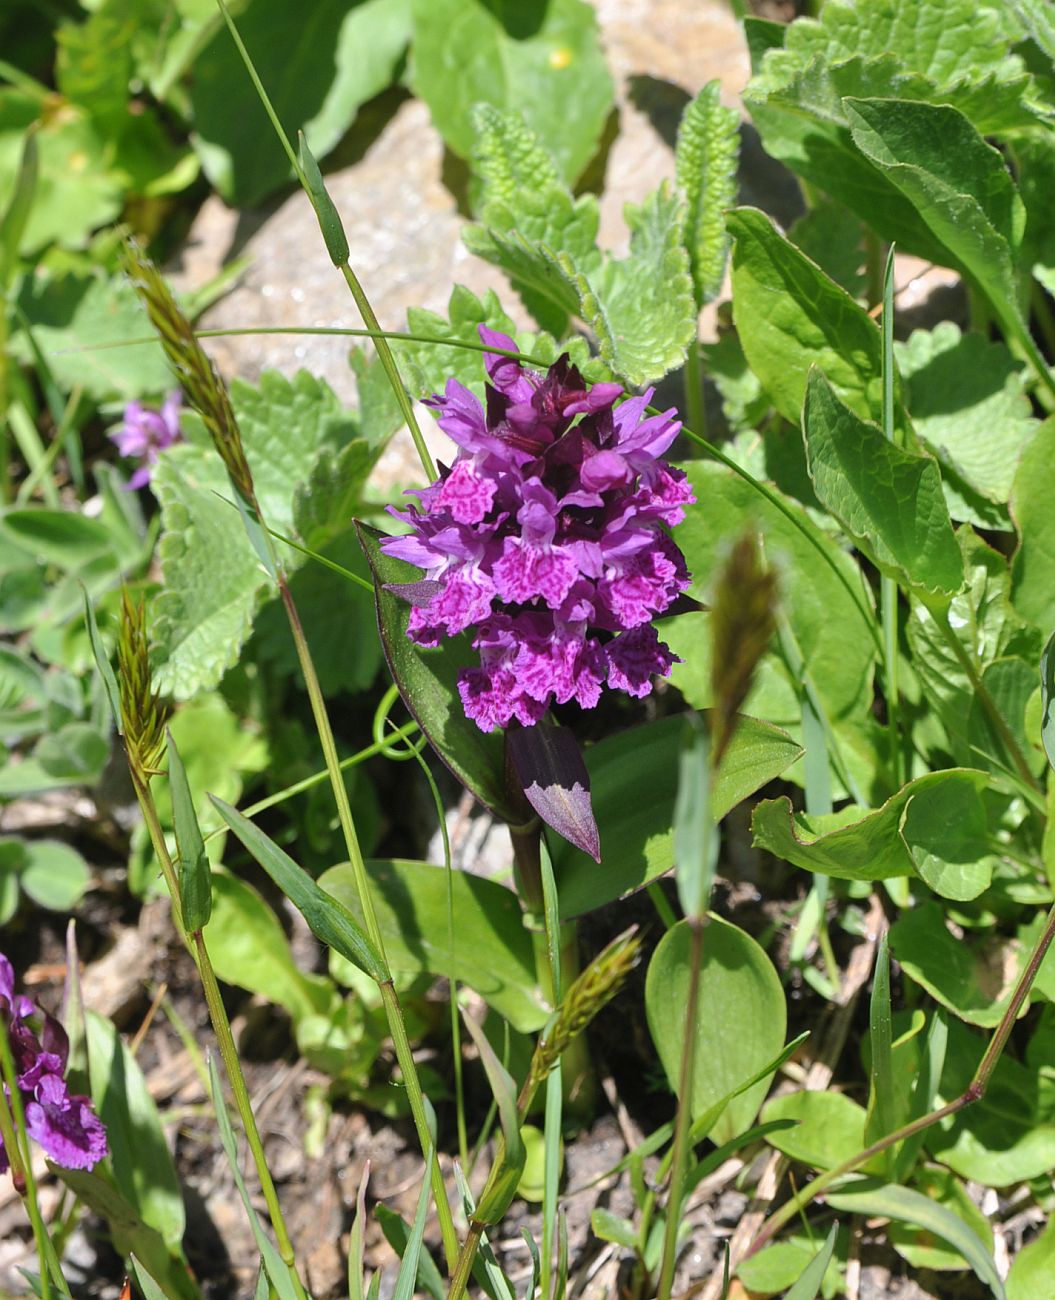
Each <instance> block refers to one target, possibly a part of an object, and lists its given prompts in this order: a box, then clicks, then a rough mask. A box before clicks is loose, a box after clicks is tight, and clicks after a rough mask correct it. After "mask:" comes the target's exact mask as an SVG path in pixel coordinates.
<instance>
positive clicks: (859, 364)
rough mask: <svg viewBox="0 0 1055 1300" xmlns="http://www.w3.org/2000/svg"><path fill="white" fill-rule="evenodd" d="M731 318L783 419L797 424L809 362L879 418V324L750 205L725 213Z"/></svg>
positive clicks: (865, 414)
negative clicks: (729, 251) (730, 248)
mask: <svg viewBox="0 0 1055 1300" xmlns="http://www.w3.org/2000/svg"><path fill="white" fill-rule="evenodd" d="M728 223H729V230H730V232H731V234H732V236H733V239H734V241H735V242H734V244H733V317H734V319H735V321H736V327H737V330H738V332H739V336H740V343H741V346H742V347H743V349H744V355H745V356H746V357H747V360H748V362H749V364H750V366H751V369H752V370H753V371H754V372H755V374H756V375H757V376H758V377H759V379H760V380H761V381H762V385H763V387H764V388H765V389H766V391H767V392H768V393H769V394H770V396H771V397H772V399H773V401H774V403H775V404H776V406H777V409H778V410H779V411H780V413H781V415H783V416H784V417H785V419H787V420H790V421H791V422H792V423H798V420H799V417H800V415H801V414H802V402H803V397H804V396H805V393H806V376H807V375H808V373H809V370H810V367H811V366H814V365H816V366H819V367H820V369H821V370H823V371H824V373H825V375H826V376H827V378H828V380H829V382H830V383H831V385H832V387H833V388H834V389H835V391H836V392H837V393H838V395H839V397H840V398H841V399H842V400H843V401H844V402H845V403H846V404H847V405H848V406H849V407H850V408H851V409H852V410H853V411H854V412H856V414H857V415H859V416H861V417H862V418H864V419H874V420H878V419H880V418H881V415H882V378H881V364H880V352H881V348H880V337H879V328H878V326H877V325H876V323H875V321H873V320H871V319H870V317H869V316H868V313H867V312H866V311H865V310H864V308H863V307H861V306H859V305H858V304H857V303H856V302H855V301H854V300H853V299H852V298H851V297H850V295H849V294H848V293H847V292H846V290H845V289H841V288H840V287H839V285H837V284H836V283H835V282H834V281H833V280H830V279H829V278H828V277H827V276H826V275H825V274H824V272H823V271H822V270H821V269H820V267H819V266H817V265H816V264H815V263H813V262H811V261H810V260H809V258H808V257H806V256H805V254H804V253H802V252H800V251H799V249H797V248H796V247H795V245H794V244H792V243H790V242H789V241H788V240H786V239H785V238H784V237H783V235H781V234H780V233H779V232H778V231H777V230H776V228H775V227H774V225H773V223H772V222H771V221H770V219H769V218H768V217H767V216H765V214H764V213H762V212H759V211H758V210H757V209H755V208H737V209H736V210H735V211H734V212H731V213H730V214H729V217H728Z"/></svg>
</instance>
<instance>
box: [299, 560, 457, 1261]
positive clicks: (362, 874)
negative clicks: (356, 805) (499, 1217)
mask: <svg viewBox="0 0 1055 1300" xmlns="http://www.w3.org/2000/svg"><path fill="white" fill-rule="evenodd" d="M276 570H277V574H278V587H279V594H280V596H281V598H282V603H283V605H284V607H285V610H286V617H287V619H288V620H289V626H290V631H291V633H292V634H293V643H294V645H295V647H296V651H297V659H298V661H299V663H300V669H301V672H302V673H303V675H304V684H305V686H306V687H307V691H308V699H309V700H310V702H311V711H312V714H313V716H314V719H315V727H316V730H317V731H318V734H319V743H320V744H321V746H322V752H323V757H324V759H325V761H326V770H327V772H328V773H329V775H330V784H331V786H332V788H333V797H334V800H335V801H336V804H337V817H338V820H339V821H340V823H341V830H342V831H343V833H344V843H345V848H346V849H347V851H348V860H349V862H350V863H351V867H352V875H353V876H354V878H355V885H356V892H357V894H358V896H359V902H360V905H361V907H362V909H363V921H364V924H365V926H366V932H367V935H368V937H369V939H370V942H371V944H372V945H373V947H374V950H375V951H376V953H377V954H378V956H379V957H380V959H381V963H382V965H383V966H384V968H385V970H386V971H387V970H388V958H387V957H386V955H385V943H384V938H383V937H382V934H381V927H380V925H379V924H378V920H377V912H376V910H375V908H374V903H373V896H372V894H371V892H370V881H369V878H368V876H367V874H366V863H365V862H364V860H363V852H362V849H361V847H360V845H359V837H358V835H357V834H356V830H355V822H354V820H353V818H352V808H351V804H350V803H349V801H348V790H347V787H346V786H345V783H344V777H343V775H342V773H341V767H340V762H339V760H338V757H337V745H336V743H335V741H334V738H333V728H332V727H331V726H330V716H329V712H328V711H327V708H326V700H325V698H324V697H323V693H322V687H321V686H320V685H319V678H318V674H317V673H316V671H315V664H314V662H313V660H312V657H311V651H310V650H309V649H308V642H307V638H306V637H305V635H304V628H303V625H302V624H301V621H300V615H299V614H298V613H297V607H296V604H295V602H294V600H293V595H292V593H291V591H290V589H289V582H288V581H287V579H286V575H285V573H284V572H283V571H282V569H281V567H279V566H277V565H276ZM378 988H379V989H380V991H381V1000H382V1002H383V1004H384V1008H385V1016H386V1018H387V1020H388V1029H389V1033H390V1034H391V1035H392V1043H393V1046H394V1047H395V1052H396V1060H397V1061H398V1062H399V1069H400V1073H401V1074H402V1076H403V1086H404V1087H405V1088H406V1090H407V1100H408V1102H409V1103H410V1110H411V1114H412V1115H413V1117H414V1127H415V1128H416V1129H417V1133H418V1141H419V1142H420V1144H421V1150H422V1154H423V1155H425V1157H426V1159H428V1152H429V1150H430V1148H431V1146H432V1137H431V1135H430V1133H429V1123H428V1117H427V1115H426V1113H425V1097H424V1093H423V1092H422V1088H421V1081H420V1079H419V1078H418V1072H417V1066H416V1065H415V1063H414V1055H413V1052H412V1051H411V1047H410V1040H409V1038H408V1037H407V1030H406V1025H405V1023H404V1021H403V1009H402V1007H401V1006H400V1002H399V995H398V994H397V993H396V990H395V985H394V984H393V983H392V979H391V976H389V978H387V979H385V980H382V981H379V983H378ZM431 1163H432V1192H433V1196H434V1198H435V1201H436V1214H437V1216H438V1218H439V1223H440V1232H441V1234H442V1237H443V1249H444V1254H445V1255H446V1257H447V1266H448V1268H453V1267H454V1265H455V1262H456V1261H457V1258H458V1234H457V1232H456V1230H455V1227H454V1217H453V1215H452V1214H451V1207H450V1204H449V1202H448V1200H447V1189H446V1187H445V1186H444V1183H443V1171H442V1169H441V1168H440V1162H439V1161H438V1160H433V1161H432V1162H431Z"/></svg>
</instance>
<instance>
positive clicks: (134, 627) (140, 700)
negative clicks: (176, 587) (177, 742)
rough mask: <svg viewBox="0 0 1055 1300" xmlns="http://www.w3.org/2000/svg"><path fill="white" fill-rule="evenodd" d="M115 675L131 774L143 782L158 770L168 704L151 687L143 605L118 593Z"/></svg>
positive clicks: (125, 594)
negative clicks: (119, 604)
mask: <svg viewBox="0 0 1055 1300" xmlns="http://www.w3.org/2000/svg"><path fill="white" fill-rule="evenodd" d="M117 676H118V683H119V687H120V693H121V728H122V730H123V732H124V737H125V747H126V749H127V751H128V761H129V763H130V764H131V765H132V768H133V775H134V776H135V777H136V778H137V779H138V780H140V781H142V782H143V783H144V784H147V783H149V781H150V778H151V777H152V776H156V775H157V773H158V772H159V771H160V770H161V769H160V767H159V763H160V760H161V755H162V752H163V751H164V748H165V723H166V722H167V721H168V718H169V714H170V712H171V710H170V708H169V706H168V705H167V704H166V703H164V702H163V701H162V700H161V697H160V696H159V695H158V693H157V692H156V691H155V690H154V689H153V681H152V679H151V675H150V655H149V652H148V649H147V630H146V606H145V604H144V603H143V601H142V600H133V599H132V597H131V595H130V594H129V591H128V588H127V587H126V588H124V590H123V591H122V593H121V627H120V631H119V633H118V638H117Z"/></svg>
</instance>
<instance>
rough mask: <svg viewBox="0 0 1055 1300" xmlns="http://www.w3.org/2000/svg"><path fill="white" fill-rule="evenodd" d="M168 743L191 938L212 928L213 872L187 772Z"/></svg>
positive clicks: (169, 736)
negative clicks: (206, 928)
mask: <svg viewBox="0 0 1055 1300" xmlns="http://www.w3.org/2000/svg"><path fill="white" fill-rule="evenodd" d="M166 737H167V739H168V759H169V767H168V776H169V789H170V791H171V795H172V817H173V821H174V823H175V827H176V845H177V848H178V850H179V891H180V902H181V904H182V907H183V924H184V926H185V927H186V929H187V932H188V933H189V934H193V933H194V932H195V931H196V930H201V929H202V928H203V927H204V926H206V925H207V924H208V921H209V914H210V912H211V911H212V872H211V870H210V868H209V859H208V858H207V857H206V855H205V841H204V840H203V839H202V834H201V829H200V827H199V826H198V817H197V814H196V813H195V811H194V796H193V795H192V794H191V789H190V785H189V783H188V781H187V772H186V769H185V768H184V766H183V761H182V759H181V758H180V756H179V750H178V749H177V748H176V742H175V741H174V740H173V739H172V732H171V731H169V732H166Z"/></svg>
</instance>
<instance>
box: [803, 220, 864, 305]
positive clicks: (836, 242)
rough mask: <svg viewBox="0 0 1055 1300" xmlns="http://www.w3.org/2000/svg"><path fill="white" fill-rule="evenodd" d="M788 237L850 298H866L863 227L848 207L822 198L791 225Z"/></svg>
mask: <svg viewBox="0 0 1055 1300" xmlns="http://www.w3.org/2000/svg"><path fill="white" fill-rule="evenodd" d="M788 238H789V239H790V240H791V242H792V243H793V244H794V245H795V247H796V248H799V249H801V250H802V252H803V253H805V254H806V256H807V257H808V258H809V259H810V260H811V261H813V262H816V263H817V265H818V266H819V267H820V268H821V270H822V271H823V272H824V274H825V275H827V276H829V277H830V278H831V279H832V280H834V281H835V283H836V284H838V285H841V286H842V287H843V288H844V289H845V290H846V292H847V293H848V294H849V295H850V296H851V298H863V297H864V296H865V289H866V279H867V277H866V274H865V227H864V223H863V222H862V221H861V220H860V218H859V217H856V216H855V215H854V214H853V213H852V212H851V211H850V210H849V209H848V208H845V207H843V205H842V204H841V203H834V202H832V201H831V200H830V199H821V200H820V201H819V202H818V203H816V204H815V205H812V206H811V207H810V208H809V210H808V211H807V212H806V213H804V214H803V216H801V217H799V219H798V221H796V222H795V224H794V225H793V226H791V228H790V229H789V230H788Z"/></svg>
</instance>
